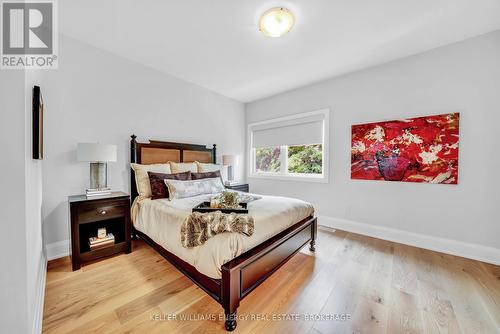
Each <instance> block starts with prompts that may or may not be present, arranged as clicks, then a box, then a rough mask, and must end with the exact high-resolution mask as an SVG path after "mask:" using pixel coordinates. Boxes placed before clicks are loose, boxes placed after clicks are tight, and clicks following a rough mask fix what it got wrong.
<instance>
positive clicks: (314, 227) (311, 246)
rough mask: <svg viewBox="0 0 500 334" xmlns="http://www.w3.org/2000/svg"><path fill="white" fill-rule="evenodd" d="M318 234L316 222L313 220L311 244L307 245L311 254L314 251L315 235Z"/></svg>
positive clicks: (315, 219)
mask: <svg viewBox="0 0 500 334" xmlns="http://www.w3.org/2000/svg"><path fill="white" fill-rule="evenodd" d="M317 234H318V220H317V218H314V221H313V222H312V224H311V242H310V243H309V250H310V251H311V252H315V251H316V247H315V245H316V235H317Z"/></svg>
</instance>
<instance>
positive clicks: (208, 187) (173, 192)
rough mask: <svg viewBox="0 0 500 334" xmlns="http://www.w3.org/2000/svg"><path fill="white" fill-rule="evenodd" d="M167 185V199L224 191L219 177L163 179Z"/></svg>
mask: <svg viewBox="0 0 500 334" xmlns="http://www.w3.org/2000/svg"><path fill="white" fill-rule="evenodd" d="M165 184H166V185H167V187H168V193H169V197H168V198H169V199H170V200H172V199H174V198H186V197H192V196H197V195H202V194H214V193H220V192H223V191H224V185H223V184H222V181H221V180H220V178H218V177H215V178H211V179H201V180H188V181H180V180H165Z"/></svg>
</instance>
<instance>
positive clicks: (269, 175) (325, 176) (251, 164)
mask: <svg viewBox="0 0 500 334" xmlns="http://www.w3.org/2000/svg"><path fill="white" fill-rule="evenodd" d="M315 115H323V143H322V148H323V159H322V170H323V173H322V174H307V173H304V174H296V173H288V172H287V171H288V166H287V164H288V150H287V146H281V152H280V157H281V166H280V167H281V168H280V172H279V173H274V172H256V171H255V150H256V149H255V148H253V131H252V128H253V127H255V126H257V125H264V124H269V123H276V122H283V121H289V120H293V119H298V118H305V117H310V116H315ZM247 144H248V147H247V152H248V154H247V156H248V173H247V174H248V175H247V176H248V178H255V179H274V180H287V181H305V182H319V183H328V182H329V161H330V157H329V152H330V109H328V108H327V109H320V110H315V111H310V112H305V113H300V114H294V115H290V116H285V117H279V118H274V119H268V120H265V121H261V122H255V123H250V124H248V128H247ZM283 162H284V163H283Z"/></svg>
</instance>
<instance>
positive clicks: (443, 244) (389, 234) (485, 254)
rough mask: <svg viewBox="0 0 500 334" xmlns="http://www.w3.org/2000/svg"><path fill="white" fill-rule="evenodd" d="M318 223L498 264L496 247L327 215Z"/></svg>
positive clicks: (499, 257)
mask: <svg viewBox="0 0 500 334" xmlns="http://www.w3.org/2000/svg"><path fill="white" fill-rule="evenodd" d="M318 224H319V225H323V226H326V227H330V228H334V229H339V230H344V231H347V232H353V233H357V234H362V235H367V236H369V237H374V238H378V239H384V240H388V241H393V242H397V243H401V244H405V245H410V246H415V247H420V248H425V249H429V250H432V251H436V252H441V253H446V254H451V255H456V256H461V257H465V258H469V259H473V260H478V261H483V262H488V263H492V264H495V265H500V249H498V248H493V247H486V246H482V245H478V244H471V243H467V242H463V241H457V240H451V239H446V238H440V237H434V236H430V235H425V234H420V233H413V232H407V231H403V230H397V229H393V228H388V227H382V226H377V225H370V224H365V223H359V222H355V221H351V220H347V219H341V218H334V217H327V216H318Z"/></svg>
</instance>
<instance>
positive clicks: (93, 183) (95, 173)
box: [90, 162, 108, 189]
mask: <svg viewBox="0 0 500 334" xmlns="http://www.w3.org/2000/svg"><path fill="white" fill-rule="evenodd" d="M107 172H108V166H107V164H106V163H105V162H91V163H90V189H103V188H107V187H108V180H107Z"/></svg>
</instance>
